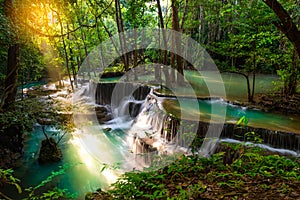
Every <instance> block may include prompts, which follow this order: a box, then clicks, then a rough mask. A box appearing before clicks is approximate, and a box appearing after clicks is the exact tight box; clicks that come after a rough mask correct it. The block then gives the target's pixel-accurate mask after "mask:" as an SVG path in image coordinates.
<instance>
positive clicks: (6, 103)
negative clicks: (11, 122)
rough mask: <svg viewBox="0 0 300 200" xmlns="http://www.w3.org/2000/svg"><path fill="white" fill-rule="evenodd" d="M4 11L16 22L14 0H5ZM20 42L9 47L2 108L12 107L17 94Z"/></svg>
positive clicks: (0, 107)
mask: <svg viewBox="0 0 300 200" xmlns="http://www.w3.org/2000/svg"><path fill="white" fill-rule="evenodd" d="M4 13H5V16H6V17H7V19H9V20H10V23H11V24H12V26H13V24H14V23H15V20H16V19H15V17H14V15H15V13H14V2H13V0H5V1H4ZM19 48H20V47H19V44H18V43H17V40H16V41H15V42H14V43H13V44H10V45H9V47H8V60H7V69H6V78H5V82H4V84H5V90H4V92H3V95H2V99H1V105H0V109H4V110H7V109H12V108H13V104H14V102H15V99H16V94H17V82H18V64H19Z"/></svg>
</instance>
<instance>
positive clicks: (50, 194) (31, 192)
mask: <svg viewBox="0 0 300 200" xmlns="http://www.w3.org/2000/svg"><path fill="white" fill-rule="evenodd" d="M69 168H70V165H64V166H60V167H59V170H58V171H53V172H51V175H50V176H48V177H47V178H46V179H45V180H43V181H42V182H41V183H39V184H38V185H36V186H35V187H29V188H26V189H25V191H26V192H28V197H26V198H25V199H24V200H40V199H62V198H65V199H74V198H75V197H76V196H77V194H70V193H68V191H67V190H66V189H60V188H57V187H55V188H53V189H50V190H48V191H46V192H43V193H42V194H37V192H36V191H37V190H38V189H40V188H42V187H45V186H46V185H47V184H48V183H50V182H51V181H53V179H54V178H55V177H57V176H60V175H63V174H64V173H65V171H66V170H67V169H69Z"/></svg>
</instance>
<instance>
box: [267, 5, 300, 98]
mask: <svg viewBox="0 0 300 200" xmlns="http://www.w3.org/2000/svg"><path fill="white" fill-rule="evenodd" d="M264 2H265V3H266V4H267V5H268V6H269V7H270V8H271V9H272V10H273V12H274V13H275V14H276V15H277V17H278V19H279V20H280V21H279V22H278V21H273V24H274V25H275V26H276V27H277V28H278V29H279V30H280V31H281V32H282V33H283V34H284V35H285V36H286V37H287V38H288V39H289V40H290V41H291V43H292V44H293V46H294V49H295V52H296V53H297V54H298V56H296V55H295V54H294V55H293V62H292V65H291V67H290V69H289V71H286V72H288V74H287V75H288V76H289V77H288V78H287V79H286V81H288V83H287V84H285V93H286V95H293V94H295V92H296V89H297V76H298V74H299V69H298V67H297V60H298V58H299V57H300V31H299V29H298V28H297V24H296V23H295V22H294V21H293V19H292V18H291V16H290V15H289V13H288V12H287V11H286V10H285V9H284V8H283V6H282V5H281V4H280V3H279V2H278V1H277V0H264Z"/></svg>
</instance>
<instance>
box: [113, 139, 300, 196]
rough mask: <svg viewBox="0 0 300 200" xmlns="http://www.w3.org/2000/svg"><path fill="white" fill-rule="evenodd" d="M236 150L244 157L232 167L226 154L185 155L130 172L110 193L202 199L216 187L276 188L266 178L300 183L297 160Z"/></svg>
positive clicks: (283, 191)
mask: <svg viewBox="0 0 300 200" xmlns="http://www.w3.org/2000/svg"><path fill="white" fill-rule="evenodd" d="M232 146H234V144H232ZM236 149H238V150H239V151H241V155H240V157H239V158H238V159H236V160H235V161H234V162H233V163H232V164H231V165H224V164H223V157H224V156H225V154H224V152H220V153H218V154H214V155H212V156H211V157H210V158H200V157H195V156H182V157H180V158H179V159H178V160H176V161H175V162H174V163H172V164H170V165H169V166H167V167H165V168H163V169H160V170H157V171H150V172H139V173H136V172H127V173H125V174H124V175H123V176H122V177H121V178H120V179H119V180H118V181H117V182H116V183H115V184H113V188H114V189H112V190H110V191H109V193H110V194H111V195H112V196H113V197H114V198H116V199H191V198H193V199H201V198H205V197H206V196H207V195H209V194H210V192H208V191H207V190H208V189H209V190H210V191H211V190H212V189H213V188H214V189H213V190H214V191H217V190H221V191H225V192H227V191H234V192H241V193H245V192H248V191H245V190H244V187H251V184H252V183H251V182H253V181H255V185H257V186H258V187H260V188H262V190H266V189H267V188H271V187H272V188H274V186H272V184H270V185H266V183H265V182H264V180H265V179H272V180H277V181H279V180H281V181H283V182H285V181H288V182H289V184H293V185H297V184H299V182H300V170H299V169H300V163H299V162H297V160H293V159H289V158H286V157H284V156H279V155H264V153H263V152H264V151H259V152H257V150H256V149H254V148H246V149H244V147H241V146H240V145H237V148H236ZM260 180H262V181H260ZM275 182H276V181H275ZM253 183H254V182H253ZM217 188H219V189H217ZM275 191H276V192H279V193H281V194H288V193H290V192H291V191H292V189H291V188H290V187H289V186H288V185H287V184H285V185H283V186H282V187H281V188H278V189H277V187H276V188H275ZM249 192H250V191H249ZM269 192H270V190H269ZM250 193H251V192H250ZM224 194H225V193H223V194H222V193H221V194H219V195H224ZM215 195H217V194H215ZM241 195H242V194H241ZM246 195H247V194H246Z"/></svg>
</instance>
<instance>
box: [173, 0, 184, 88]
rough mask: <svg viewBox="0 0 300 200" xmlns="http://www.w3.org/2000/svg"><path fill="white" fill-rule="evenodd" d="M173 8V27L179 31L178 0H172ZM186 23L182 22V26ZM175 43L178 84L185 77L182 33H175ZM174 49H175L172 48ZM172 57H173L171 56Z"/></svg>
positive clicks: (174, 55) (174, 56)
mask: <svg viewBox="0 0 300 200" xmlns="http://www.w3.org/2000/svg"><path fill="white" fill-rule="evenodd" d="M171 8H172V28H173V30H174V31H177V32H179V31H180V30H179V18H178V8H177V5H176V0H172V4H171ZM183 26H184V24H182V27H183ZM173 45H175V52H176V54H174V53H172V55H173V59H174V58H176V64H177V73H178V74H177V84H179V85H181V84H183V82H184V79H183V63H182V57H181V56H180V55H181V36H180V34H178V33H177V34H176V35H173V43H172V47H173ZM172 50H173V49H172ZM171 58H172V57H171ZM174 63H175V62H174V61H173V66H172V65H171V67H172V68H175V65H174Z"/></svg>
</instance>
